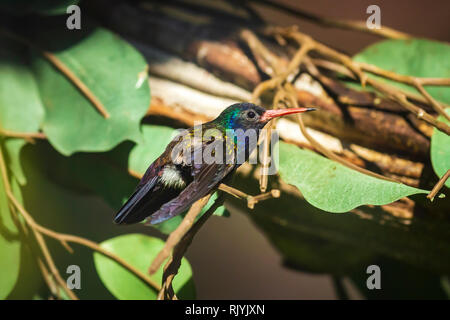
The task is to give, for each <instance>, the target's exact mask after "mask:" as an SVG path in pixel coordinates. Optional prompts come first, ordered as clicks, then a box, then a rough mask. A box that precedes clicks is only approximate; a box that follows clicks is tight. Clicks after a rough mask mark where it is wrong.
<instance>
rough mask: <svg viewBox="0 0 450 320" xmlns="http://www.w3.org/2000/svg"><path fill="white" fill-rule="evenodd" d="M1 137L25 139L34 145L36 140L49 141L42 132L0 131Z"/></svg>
mask: <svg viewBox="0 0 450 320" xmlns="http://www.w3.org/2000/svg"><path fill="white" fill-rule="evenodd" d="M0 136H4V137H7V138H19V139H24V140H26V141H28V142H30V143H33V142H34V139H47V136H46V135H45V133H42V132H16V131H10V130H5V129H0Z"/></svg>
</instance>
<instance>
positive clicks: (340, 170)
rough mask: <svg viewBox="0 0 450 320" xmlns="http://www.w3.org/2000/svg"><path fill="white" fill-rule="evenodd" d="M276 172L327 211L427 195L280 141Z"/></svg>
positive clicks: (423, 191) (315, 204)
mask: <svg viewBox="0 0 450 320" xmlns="http://www.w3.org/2000/svg"><path fill="white" fill-rule="evenodd" d="M279 173H280V176H281V178H282V179H283V180H284V181H286V182H287V183H289V184H292V185H294V186H296V187H297V188H298V189H299V190H300V191H301V192H302V194H303V196H304V197H305V199H306V200H307V201H308V202H309V203H311V204H312V205H313V206H315V207H317V208H319V209H322V210H324V211H329V212H347V211H350V210H352V209H354V208H356V207H358V206H361V205H365V204H373V205H383V204H388V203H391V202H394V201H396V200H398V199H400V198H403V197H406V196H409V195H412V194H417V193H427V191H425V190H421V189H417V188H413V187H409V186H406V185H404V184H401V183H394V182H389V181H386V180H381V179H377V178H373V177H370V176H368V175H365V174H362V173H359V172H357V171H354V170H352V169H349V168H347V167H345V166H343V165H341V164H339V163H336V162H334V161H331V160H328V159H326V158H324V157H322V156H320V155H318V154H316V153H314V152H311V151H308V150H303V149H300V148H298V147H297V146H294V145H291V144H287V143H284V142H280V167H279Z"/></svg>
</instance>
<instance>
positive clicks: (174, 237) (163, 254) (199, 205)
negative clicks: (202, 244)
mask: <svg viewBox="0 0 450 320" xmlns="http://www.w3.org/2000/svg"><path fill="white" fill-rule="evenodd" d="M210 197H211V194H209V195H207V196H205V197H203V198H201V199H200V200H197V202H195V203H194V204H193V205H192V206H191V208H190V209H189V211H188V213H187V214H186V216H185V217H184V218H183V221H181V223H180V225H179V226H178V227H177V228H176V229H175V230H174V231H173V232H172V233H171V234H170V236H169V238H167V241H166V243H165V244H164V247H163V248H162V249H161V251H160V252H159V253H158V255H157V256H156V257H155V259H154V260H153V262H152V264H151V265H150V268H149V270H148V272H149V274H154V273H155V272H156V271H157V270H158V269H159V267H161V265H162V263H163V262H164V260H166V259H167V257H169V255H170V254H171V253H172V250H173V248H174V247H175V246H176V245H177V244H178V243H179V242H180V240H181V239H182V238H183V237H184V236H185V234H186V233H187V232H188V231H189V229H190V228H191V227H192V225H193V224H194V222H195V219H196V218H197V216H198V215H199V214H200V212H201V211H202V209H203V207H204V206H205V205H206V204H207V203H208V200H209V198H210Z"/></svg>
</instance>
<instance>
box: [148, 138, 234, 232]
mask: <svg viewBox="0 0 450 320" xmlns="http://www.w3.org/2000/svg"><path fill="white" fill-rule="evenodd" d="M216 139H218V140H217V141H216V142H219V143H222V144H223V147H224V151H225V152H224V158H223V159H222V160H223V161H222V163H216V162H215V161H213V162H212V163H210V164H208V163H205V162H204V161H202V163H200V164H196V163H195V159H196V153H202V154H203V150H204V148H205V147H206V145H208V144H209V143H211V142H212V141H215V140H216ZM216 139H214V140H208V141H206V140H203V141H201V143H198V144H197V145H196V144H195V141H194V144H193V151H192V153H191V154H190V156H191V162H190V163H191V164H192V165H191V166H192V167H191V170H192V171H191V174H192V176H193V178H194V179H193V181H192V182H191V183H189V184H188V185H187V186H186V187H185V189H184V190H183V191H182V192H181V193H180V194H179V195H178V196H177V197H175V198H174V199H173V200H171V201H169V202H167V203H165V204H164V205H162V206H161V208H160V209H159V210H158V211H156V212H155V213H154V214H152V215H151V216H150V217H149V218H148V220H146V222H147V223H150V224H157V223H160V222H163V221H165V220H167V219H170V218H172V217H174V216H176V215H178V214H180V213H182V212H184V211H186V210H187V209H188V208H189V207H190V206H191V205H192V204H193V203H194V202H195V201H197V200H199V199H200V198H203V197H204V196H206V195H207V194H208V193H210V192H211V191H212V190H213V189H214V188H216V187H217V186H218V185H219V184H220V183H221V182H222V181H223V180H224V179H225V178H226V177H227V176H228V175H229V174H231V173H232V172H233V171H234V169H235V168H236V167H237V166H236V164H235V163H234V162H235V161H234V160H235V159H234V156H235V154H234V151H235V150H234V147H235V146H234V144H229V143H228V144H227V143H226V138H225V137H224V136H222V137H221V138H218V137H216ZM226 153H228V155H229V159H228V161H226V160H227V159H226V157H225V154H226ZM197 156H198V154H197Z"/></svg>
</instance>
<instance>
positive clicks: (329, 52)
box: [269, 27, 450, 135]
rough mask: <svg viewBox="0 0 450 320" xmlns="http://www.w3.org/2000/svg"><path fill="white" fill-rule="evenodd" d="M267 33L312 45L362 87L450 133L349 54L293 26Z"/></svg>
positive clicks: (441, 124)
mask: <svg viewBox="0 0 450 320" xmlns="http://www.w3.org/2000/svg"><path fill="white" fill-rule="evenodd" d="M269 33H271V34H272V35H273V34H278V35H281V36H283V37H287V38H291V39H293V40H295V41H296V42H297V43H298V44H299V45H300V46H303V45H305V44H310V45H312V46H313V50H315V51H317V52H319V53H321V54H323V55H324V56H326V57H328V58H331V59H334V60H336V61H338V62H340V63H341V64H343V65H344V66H345V67H347V68H348V69H349V70H350V71H351V72H353V73H354V74H355V76H357V77H358V79H359V80H360V82H361V85H362V86H363V87H364V86H365V84H366V83H367V84H370V85H371V86H372V87H374V88H375V89H377V90H378V91H380V92H382V93H384V94H386V95H387V96H388V97H390V98H391V99H393V100H395V101H397V102H398V103H400V105H402V106H403V107H404V108H405V109H407V110H408V111H410V112H411V113H413V114H414V115H416V116H417V118H419V119H421V120H423V121H425V122H427V123H429V124H431V125H432V126H434V127H436V128H438V129H439V130H441V131H442V132H445V133H446V134H447V135H450V126H448V125H447V124H446V123H444V122H442V121H439V120H436V119H435V118H434V117H433V116H431V115H430V114H428V113H427V112H425V110H423V109H422V108H419V107H417V106H416V105H414V104H412V103H411V102H409V101H408V100H407V98H406V96H405V95H404V94H403V93H402V92H401V91H399V90H398V89H397V88H395V87H393V86H390V85H388V84H384V83H381V82H380V81H377V80H375V79H373V78H368V77H367V75H366V74H365V73H364V72H362V68H361V66H360V65H359V64H357V63H355V62H354V61H353V60H352V59H351V58H350V57H349V56H347V55H345V54H343V53H340V52H338V51H336V50H334V49H331V48H329V47H327V46H326V45H324V44H321V43H319V42H317V41H315V40H314V39H312V38H311V37H310V36H308V35H306V34H304V33H302V32H300V31H298V29H297V28H295V27H291V28H281V27H274V28H272V29H270V30H269Z"/></svg>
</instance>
